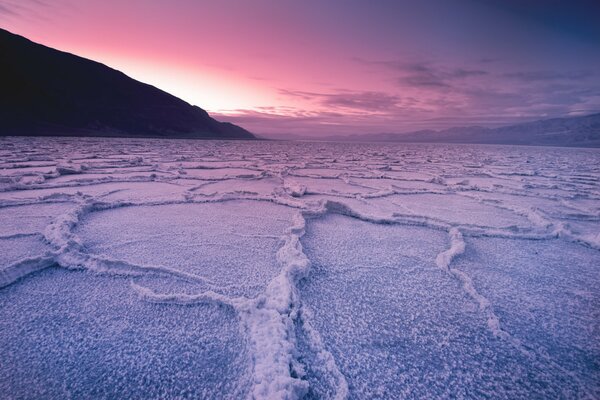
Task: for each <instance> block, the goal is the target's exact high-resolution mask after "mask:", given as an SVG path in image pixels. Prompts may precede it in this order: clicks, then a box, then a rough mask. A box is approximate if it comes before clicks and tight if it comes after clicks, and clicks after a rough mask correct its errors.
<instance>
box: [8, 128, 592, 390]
mask: <svg viewBox="0 0 600 400" xmlns="http://www.w3.org/2000/svg"><path fill="white" fill-rule="evenodd" d="M599 222H600V152H598V151H596V150H584V149H560V148H534V147H529V148H526V147H498V146H496V147H494V146H460V145H452V146H451V145H384V144H381V145H367V144H346V145H344V144H327V143H276V142H216V141H215V142H197V141H183V140H177V141H167V140H165V141H159V140H121V139H61V138H54V139H37V138H21V139H16V138H3V139H0V348H1V349H2V361H1V362H0V393H2V397H3V398H15V399H16V398H32V399H33V398H35V399H45V398H78V399H79V398H252V397H253V398H269V399H277V398H325V399H327V398H356V399H359V398H361V399H362V398H365V399H367V398H369V399H370V398H440V397H444V398H507V399H519V398H522V399H531V398H590V399H593V398H600V292H599V291H598V287H599V286H600V229H599V226H600V223H599Z"/></svg>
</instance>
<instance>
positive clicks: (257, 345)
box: [134, 213, 310, 399]
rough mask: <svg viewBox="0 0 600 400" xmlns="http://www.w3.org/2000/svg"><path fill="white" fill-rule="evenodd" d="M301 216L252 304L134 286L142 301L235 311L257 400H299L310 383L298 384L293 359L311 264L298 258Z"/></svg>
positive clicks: (205, 294) (300, 255)
mask: <svg viewBox="0 0 600 400" xmlns="http://www.w3.org/2000/svg"><path fill="white" fill-rule="evenodd" d="M304 226H305V221H304V217H303V216H302V214H300V213H298V214H296V215H295V216H294V225H293V226H292V227H290V228H289V229H288V232H287V233H286V235H285V236H284V237H283V241H284V244H283V245H282V246H281V248H280V249H279V251H277V261H278V262H279V264H280V266H281V272H280V273H279V275H277V276H276V277H275V278H274V279H273V280H271V282H270V283H269V284H268V286H267V287H266V289H265V291H264V293H262V294H260V295H259V296H258V297H257V298H255V299H244V298H229V297H227V296H223V295H219V294H217V293H214V292H208V291H207V292H203V293H201V294H197V295H189V294H157V293H155V292H153V291H151V290H149V289H147V288H143V287H140V286H137V285H134V289H135V290H136V291H137V292H138V293H139V294H140V296H141V297H142V298H143V299H146V300H149V301H153V302H160V303H175V304H190V303H191V304H193V303H204V302H216V303H222V304H225V305H228V306H231V307H233V308H234V309H235V310H236V311H237V313H238V314H239V316H240V318H241V320H242V323H243V324H244V326H245V327H246V329H247V332H248V337H249V341H250V343H251V346H252V347H253V349H254V351H253V352H252V354H253V360H254V369H253V387H252V397H254V398H257V399H263V398H264V399H287V398H301V397H302V396H304V395H305V394H306V393H307V391H308V383H307V382H306V381H304V380H301V379H299V378H296V377H293V376H292V372H294V374H295V375H301V374H302V370H301V366H300V365H298V364H297V361H296V359H295V352H296V350H295V348H296V347H295V338H294V320H295V319H296V318H297V313H298V306H299V295H298V293H297V289H296V283H297V281H298V280H300V279H302V278H303V277H304V276H306V274H307V273H308V269H309V266H310V262H309V260H308V259H307V258H306V256H305V255H304V253H303V252H302V245H301V244H300V241H299V237H300V236H302V235H303V234H304Z"/></svg>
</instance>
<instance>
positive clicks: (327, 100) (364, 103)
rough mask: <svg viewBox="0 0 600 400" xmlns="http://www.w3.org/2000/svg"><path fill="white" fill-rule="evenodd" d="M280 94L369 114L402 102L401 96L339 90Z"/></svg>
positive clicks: (393, 107) (283, 90) (290, 91)
mask: <svg viewBox="0 0 600 400" xmlns="http://www.w3.org/2000/svg"><path fill="white" fill-rule="evenodd" d="M279 93H281V94H283V95H285V96H292V97H298V98H301V99H303V100H310V101H315V102H317V103H318V104H319V105H321V106H325V107H330V108H333V109H338V108H345V109H352V110H359V111H368V112H375V111H389V110H393V109H395V108H396V107H397V106H398V104H399V103H400V102H401V98H400V97H399V96H396V95H393V94H389V93H384V92H375V91H364V92H357V91H350V90H344V89H338V90H337V91H336V92H335V93H315V92H305V91H297V90H287V89H281V90H280V91H279Z"/></svg>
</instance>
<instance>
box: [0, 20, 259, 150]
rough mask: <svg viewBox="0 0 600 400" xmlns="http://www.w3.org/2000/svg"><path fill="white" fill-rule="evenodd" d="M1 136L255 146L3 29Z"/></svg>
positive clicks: (183, 106) (164, 97)
mask: <svg viewBox="0 0 600 400" xmlns="http://www.w3.org/2000/svg"><path fill="white" fill-rule="evenodd" d="M0 135H43V136H124V137H169V138H171V137H177V138H203V139H205V138H206V139H208V138H211V139H212V138H228V139H253V138H254V135H252V134H251V133H250V132H248V131H247V130H245V129H243V128H241V127H239V126H236V125H233V124H231V123H226V122H219V121H217V120H215V119H213V118H211V117H210V116H209V115H208V113H207V112H206V111H204V110H203V109H201V108H199V107H196V106H192V105H190V104H188V103H186V102H185V101H183V100H181V99H179V98H177V97H175V96H172V95H170V94H168V93H166V92H164V91H162V90H160V89H157V88H155V87H154V86H151V85H147V84H145V83H142V82H138V81H136V80H134V79H132V78H130V77H128V76H127V75H125V74H123V73H122V72H120V71H117V70H114V69H112V68H109V67H107V66H106V65H103V64H100V63H98V62H95V61H91V60H88V59H85V58H82V57H78V56H75V55H73V54H69V53H65V52H62V51H58V50H55V49H52V48H49V47H46V46H42V45H40V44H37V43H34V42H31V41H30V40H28V39H26V38H24V37H22V36H18V35H15V34H12V33H10V32H8V31H6V30H3V29H0Z"/></svg>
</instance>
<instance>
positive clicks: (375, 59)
mask: <svg viewBox="0 0 600 400" xmlns="http://www.w3.org/2000/svg"><path fill="white" fill-rule="evenodd" d="M0 25H1V26H2V27H3V28H5V29H8V30H10V31H12V32H14V33H18V34H21V35H24V36H26V37H28V38H30V39H32V40H34V41H36V42H40V43H43V44H46V45H48V46H51V47H55V48H58V49H61V50H66V51H70V52H73V53H76V54H79V55H82V56H84V57H88V58H91V59H94V60H97V61H100V62H103V63H105V64H108V65H110V66H112V67H114V68H117V69H119V70H122V71H123V72H125V73H127V74H128V75H130V76H131V77H133V78H136V79H138V80H141V81H143V82H147V83H150V84H153V85H155V86H157V87H159V88H161V89H164V90H166V91H168V92H170V93H172V94H174V95H176V96H178V97H181V98H183V99H184V100H186V101H188V102H190V103H192V104H195V105H198V106H200V107H202V108H205V109H206V110H208V111H209V112H210V113H211V114H212V115H213V116H215V117H217V118H219V119H221V120H227V121H232V122H235V123H238V124H240V125H242V126H244V127H245V128H247V129H249V130H251V131H253V132H255V133H258V134H261V133H267V134H269V133H270V134H286V133H292V134H302V135H324V134H350V133H375V132H404V131H410V130H416V129H424V128H434V129H438V128H446V127H451V126H462V125H473V124H479V125H486V126H495V125H499V124H507V123H513V122H520V121H524V120H534V119H541V118H548V117H554V116H567V115H580V114H588V113H592V112H598V111H600V1H597V0H596V1H555V0H546V1H542V0H539V1H533V0H493V1H492V0H490V1H484V0H480V1H475V0H438V1H431V0H423V1H402V0H395V1H367V0H364V1H354V0H339V1H329V0H321V1H316V0H304V1H287V0H269V1H267V0H258V1H246V0H239V1H232V0H220V1H199V0H178V1H167V0H143V1H142V0H128V1H114V0H102V1H93V0H79V1H73V0H72V1H69V0H53V1H50V0H0Z"/></svg>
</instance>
